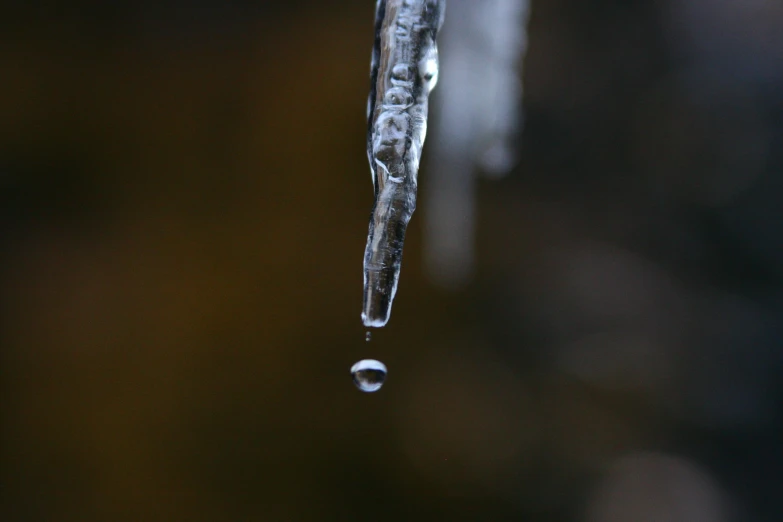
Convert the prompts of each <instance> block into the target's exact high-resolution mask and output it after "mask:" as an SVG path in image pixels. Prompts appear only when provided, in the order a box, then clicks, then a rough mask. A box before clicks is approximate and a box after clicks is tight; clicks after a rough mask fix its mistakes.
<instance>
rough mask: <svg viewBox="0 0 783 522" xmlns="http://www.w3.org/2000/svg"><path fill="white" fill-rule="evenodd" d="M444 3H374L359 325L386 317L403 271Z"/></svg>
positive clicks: (379, 323) (419, 0)
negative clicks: (370, 190) (371, 191)
mask: <svg viewBox="0 0 783 522" xmlns="http://www.w3.org/2000/svg"><path fill="white" fill-rule="evenodd" d="M444 8H445V1H444V0H379V1H378V4H377V9H376V21H375V45H374V47H373V54H372V63H371V73H370V98H369V101H368V104H367V119H368V121H367V157H368V160H369V162H370V172H371V175H372V181H373V187H374V188H375V202H374V205H373V209H372V216H371V217H370V226H369V231H368V234H367V246H366V248H365V251H364V304H363V307H362V322H363V323H364V325H365V326H367V327H376V328H379V327H381V326H384V325H385V324H386V323H387V321H388V320H389V315H390V314H391V306H392V302H393V301H394V296H395V294H396V292H397V282H398V280H399V277H400V268H401V266H402V247H403V243H404V241H405V230H406V229H407V227H408V222H409V221H410V219H411V216H412V215H413V211H414V210H415V209H416V190H417V179H418V172H419V160H420V158H421V149H422V146H423V145H424V138H425V136H426V134H427V104H428V97H429V93H430V91H431V90H432V88H433V87H434V86H435V83H436V82H437V79H438V50H437V47H436V45H435V39H436V36H437V34H438V30H439V29H440V26H441V25H442V23H443V14H444Z"/></svg>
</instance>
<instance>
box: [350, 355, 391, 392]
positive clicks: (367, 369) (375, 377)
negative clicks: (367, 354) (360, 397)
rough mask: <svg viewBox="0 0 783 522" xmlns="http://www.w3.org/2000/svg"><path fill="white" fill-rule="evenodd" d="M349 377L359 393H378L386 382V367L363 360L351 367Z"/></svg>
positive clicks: (378, 362)
mask: <svg viewBox="0 0 783 522" xmlns="http://www.w3.org/2000/svg"><path fill="white" fill-rule="evenodd" d="M351 376H352V377H353V383H354V384H355V385H356V387H357V388H359V389H360V390H361V391H363V392H368V393H370V392H374V391H378V390H380V389H381V386H383V382H384V381H385V380H386V365H385V364H383V363H382V362H381V361H376V360H375V359H363V360H361V361H359V362H358V363H356V364H354V365H353V366H352V367H351Z"/></svg>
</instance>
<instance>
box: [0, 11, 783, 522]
mask: <svg viewBox="0 0 783 522" xmlns="http://www.w3.org/2000/svg"><path fill="white" fill-rule="evenodd" d="M202 4H203V5H202ZM214 4H216V3H214V2H201V3H199V9H196V8H195V7H193V6H180V5H178V4H177V3H176V2H171V5H169V4H167V3H164V5H163V7H161V6H158V7H154V6H151V5H147V4H146V3H144V2H142V3H140V4H138V5H137V6H132V5H131V4H130V3H127V4H126V3H120V4H117V5H118V6H120V7H117V11H116V12H112V13H111V16H109V15H107V10H106V8H99V6H97V5H93V4H90V5H88V3H84V5H81V6H80V7H79V14H78V16H77V14H75V12H76V7H74V8H73V11H74V12H68V13H61V12H58V11H56V10H54V11H53V12H43V13H42V12H35V11H34V10H33V9H32V8H30V9H27V10H26V8H24V6H21V7H20V6H17V10H11V11H9V16H8V18H7V20H9V22H5V23H6V29H7V30H6V31H4V35H3V36H2V42H3V45H2V46H1V47H0V70H2V71H3V74H2V80H0V207H2V210H1V211H0V219H1V220H2V221H0V234H2V238H1V239H2V242H1V243H0V248H1V249H2V250H1V252H0V365H1V369H0V372H1V373H0V375H1V379H2V380H1V382H0V385H1V386H2V394H0V411H1V413H2V424H1V425H0V444H1V446H0V480H1V481H2V482H1V485H0V520H3V521H8V522H23V521H25V522H26V521H71V520H73V521H77V520H78V521H125V520H127V521H138V520H145V521H147V520H148V521H158V520H160V521H179V520H182V521H185V520H187V521H229V520H230V521H234V520H237V521H239V520H263V521H325V520H334V521H338V520H339V521H346V520H362V519H365V518H372V519H373V520H378V521H384V520H408V521H415V520H489V521H495V520H497V521H505V520H547V521H559V520H563V521H571V520H575V521H589V522H615V521H628V520H634V521H640V522H645V521H648V520H649V521H657V520H671V521H680V520H683V521H685V520H688V521H699V522H701V521H705V522H729V521H733V520H742V521H756V520H759V521H763V520H776V519H777V518H776V517H777V516H778V515H780V514H781V513H783V503H781V502H780V500H779V499H777V498H776V492H779V490H780V489H779V488H780V487H781V486H783V485H782V484H781V482H780V472H781V470H783V454H782V453H781V451H780V449H779V444H778V443H777V442H776V439H777V435H776V434H779V432H780V430H779V428H780V426H781V421H783V415H782V414H781V413H782V412H781V410H780V404H781V397H783V394H782V393H781V392H782V391H783V390H781V387H780V384H779V380H780V379H779V376H780V372H781V370H783V357H781V355H780V342H781V341H782V340H783V320H781V317H783V299H781V296H783V293H781V291H782V290H783V286H782V284H783V277H782V276H783V271H782V270H781V266H783V254H781V252H780V248H779V246H778V245H779V244H780V242H779V237H780V236H779V235H778V232H779V229H780V224H783V217H782V216H781V213H780V210H779V208H778V206H779V205H778V203H777V201H779V199H780V195H782V194H783V192H782V190H783V185H781V183H780V179H781V178H780V175H781V171H782V170H783V161H781V158H782V156H781V152H780V151H781V150H783V146H782V145H783V118H781V114H783V112H781V107H783V104H781V98H780V94H779V93H780V92H783V91H781V90H780V86H781V85H783V81H781V79H782V78H783V74H781V69H780V65H779V64H777V62H775V61H774V60H773V58H775V56H777V55H776V54H775V52H778V53H779V49H777V47H776V45H777V43H779V42H780V38H779V36H778V34H783V30H781V31H778V32H776V31H773V30H772V29H774V28H778V29H781V28H783V15H782V14H781V11H780V9H779V8H777V7H775V6H774V5H772V4H771V3H766V4H765V3H764V2H761V3H759V6H757V7H756V9H757V10H759V12H755V11H754V12H753V13H747V12H745V11H743V10H742V9H741V8H740V7H735V8H734V9H735V11H736V10H738V11H737V12H734V11H731V9H728V8H727V7H726V5H723V6H722V7H721V6H720V5H718V4H721V3H720V2H707V1H706V0H705V1H704V2H696V1H695V0H694V1H691V2H686V3H683V5H685V4H687V5H688V6H691V7H688V8H685V7H682V9H679V8H678V7H677V5H678V4H677V3H676V2H642V1H638V2H629V3H627V4H625V3H621V2H612V1H609V0H602V1H601V2H597V3H595V5H593V6H592V7H587V6H586V4H585V5H583V4H581V3H579V2H576V1H575V0H574V1H570V0H558V1H550V2H537V1H536V0H533V2H532V15H531V20H530V29H529V31H530V32H529V37H530V40H529V48H528V54H527V56H526V58H525V68H524V81H525V100H524V110H525V130H524V133H523V135H522V136H521V137H520V138H519V151H520V157H521V162H520V165H519V166H518V167H517V168H516V169H515V170H514V172H513V173H512V174H511V175H510V176H509V177H508V178H506V179H503V180H498V181H488V180H485V181H481V184H480V186H479V187H478V189H479V192H478V194H479V200H478V208H479V211H478V214H479V215H478V224H477V258H478V266H477V273H476V276H475V278H474V280H473V282H472V283H471V284H470V285H469V287H468V288H467V289H465V290H463V291H460V292H448V291H445V290H442V289H439V288H438V287H437V286H435V285H434V284H432V282H430V281H428V280H427V279H426V278H425V276H424V273H423V271H422V266H421V265H422V259H421V258H422V256H421V241H422V240H421V230H420V224H421V223H420V222H421V220H420V219H417V218H420V214H421V213H426V212H427V209H426V208H425V207H423V206H421V207H420V208H419V209H418V210H417V213H416V214H414V217H413V220H412V222H411V227H410V229H409V233H408V238H407V241H406V251H405V259H404V263H403V270H402V276H401V280H400V287H399V292H398V294H397V298H396V301H395V305H394V310H393V313H392V317H391V321H390V323H389V325H388V326H387V327H386V328H384V329H380V330H375V331H373V335H372V341H370V342H369V343H367V342H365V338H364V335H365V330H364V328H363V327H362V325H361V321H360V318H359V314H360V307H361V295H362V294H361V290H362V289H361V284H362V264H361V263H362V252H363V248H364V242H365V240H366V233H367V219H368V214H369V210H370V207H371V203H372V201H371V198H372V185H371V181H370V177H369V171H368V167H367V158H366V153H365V150H364V147H365V144H366V141H365V140H366V136H365V132H366V120H365V107H366V96H367V91H368V85H369V82H368V71H369V57H370V47H371V43H372V42H371V39H372V34H371V32H372V20H373V8H374V5H373V4H374V2H358V1H357V2H344V3H339V4H335V5H329V6H327V5H324V4H319V3H315V2H309V3H308V2H295V3H292V4H290V5H289V4H286V3H284V2H278V3H275V2H268V3H266V4H264V3H263V2H262V3H260V4H259V5H257V6H256V7H255V8H253V9H251V8H245V7H242V6H239V5H234V4H231V5H225V6H221V7H218V6H216V5H214ZM267 4H268V5H267ZM712 4H715V5H714V6H713V5H712ZM762 4H763V5H762ZM768 4H769V5H768ZM190 9H192V11H190ZM689 9H690V10H689ZM698 9H702V10H704V12H708V13H713V14H714V15H715V16H714V17H713V18H709V17H707V18H704V17H701V18H700V17H699V16H698V13H699V12H700V11H698ZM720 9H724V10H726V9H728V12H729V14H731V13H734V14H733V15H732V16H728V15H726V13H725V12H723V11H720ZM196 12H198V16H196V14H194V13H196ZM447 15H448V12H447ZM13 20H16V21H17V22H18V23H12V21H13ZM730 21H733V22H735V23H736V24H737V26H736V28H735V29H736V32H733V33H731V34H733V35H735V38H734V39H733V40H732V41H731V42H729V43H726V42H723V43H722V44H721V46H718V47H716V48H711V47H709V46H708V45H706V44H704V42H703V41H696V37H693V36H689V35H690V33H689V32H688V31H687V30H686V28H687V27H695V28H696V29H703V33H699V34H701V35H702V36H703V35H704V34H706V35H707V36H705V37H704V38H707V37H708V36H710V35H714V34H718V35H720V34H723V33H722V32H721V31H722V30H723V29H725V28H723V26H721V24H729V25H730ZM446 23H448V16H447V18H446ZM688 24H691V25H688ZM694 24H695V25H694ZM732 27H733V26H732ZM754 28H757V29H758V31H756V32H754V31H753V29H754ZM694 30H695V29H694ZM762 30H763V31H762ZM749 34H755V35H756V36H755V37H754V38H750V37H749V36H748V35H749ZM683 35H686V36H683ZM707 40H708V38H707ZM745 44H747V46H746V47H747V48H746V47H743V45H745ZM732 45H733V46H732ZM781 48H783V47H781ZM776 49H777V50H776ZM743 53H748V55H753V56H759V58H758V59H756V60H752V61H751V60H744V59H743V57H745V56H746V55H745V54H743ZM765 57H766V58H765ZM751 62H752V63H751ZM770 64H772V65H770ZM776 64H777V65H776ZM776 67H777V68H776ZM434 95H437V89H436V90H435V94H434ZM428 139H437V137H436V136H433V135H432V134H431V135H430V136H429V137H428ZM424 148H425V151H424V155H425V157H426V154H427V147H426V144H425V147H424ZM423 164H424V163H423ZM420 189H421V190H423V191H426V190H427V184H426V168H423V169H422V173H421V177H420ZM781 208H783V207H781ZM365 357H372V358H376V359H379V360H382V361H383V362H384V363H385V364H386V365H387V366H388V368H389V377H388V380H387V382H386V384H385V385H384V388H383V389H382V390H381V391H379V392H378V393H375V394H362V393H359V392H358V391H357V390H356V389H355V388H354V387H353V385H352V383H351V379H350V375H349V372H348V370H349V368H350V367H351V365H352V364H353V363H354V362H356V361H357V360H359V359H361V358H365Z"/></svg>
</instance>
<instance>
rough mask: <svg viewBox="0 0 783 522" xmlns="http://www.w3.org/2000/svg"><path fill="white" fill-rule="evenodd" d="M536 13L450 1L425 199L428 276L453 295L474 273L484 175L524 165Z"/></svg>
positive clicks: (520, 0) (512, 2) (510, 0)
mask: <svg viewBox="0 0 783 522" xmlns="http://www.w3.org/2000/svg"><path fill="white" fill-rule="evenodd" d="M529 10H530V1H529V0H481V1H477V0H449V23H448V24H446V26H445V27H444V29H443V31H442V34H441V35H440V36H439V37H438V45H439V47H440V49H441V50H442V51H443V63H442V74H441V82H442V85H441V86H440V87H439V88H438V95H437V97H436V98H435V99H434V100H433V102H434V104H435V111H434V112H435V118H434V119H435V121H434V122H433V125H432V127H434V128H435V132H434V136H433V138H434V139H433V140H432V142H431V143H430V150H429V152H428V161H429V168H428V170H427V173H428V175H427V186H426V189H425V194H424V197H425V215H424V220H425V223H424V234H425V235H424V259H425V269H426V273H427V276H428V279H429V280H430V281H432V282H434V283H437V284H439V285H441V286H443V287H445V288H453V289H457V288H459V287H461V286H463V285H464V284H465V283H467V282H468V281H469V279H470V276H471V273H472V270H473V263H474V253H473V245H474V229H475V216H476V203H475V188H476V181H477V180H476V178H477V174H478V173H479V172H483V173H484V174H486V175H488V176H492V177H500V176H502V175H504V174H505V173H507V172H508V171H509V170H510V169H511V168H512V167H514V165H515V162H516V160H515V153H516V151H515V142H516V135H517V134H518V132H519V131H520V130H521V127H522V121H521V119H520V116H521V112H520V110H519V105H518V104H519V101H520V100H521V97H522V82H521V79H520V74H521V68H522V61H523V58H524V53H525V50H526V47H527V37H526V26H527V19H528V14H529Z"/></svg>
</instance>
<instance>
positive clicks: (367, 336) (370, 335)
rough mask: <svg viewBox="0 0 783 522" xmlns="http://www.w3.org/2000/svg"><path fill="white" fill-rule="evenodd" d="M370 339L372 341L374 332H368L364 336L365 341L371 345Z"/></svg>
mask: <svg viewBox="0 0 783 522" xmlns="http://www.w3.org/2000/svg"><path fill="white" fill-rule="evenodd" d="M370 339H372V332H367V333H366V334H364V340H365V341H367V342H368V343H369V342H370Z"/></svg>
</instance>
